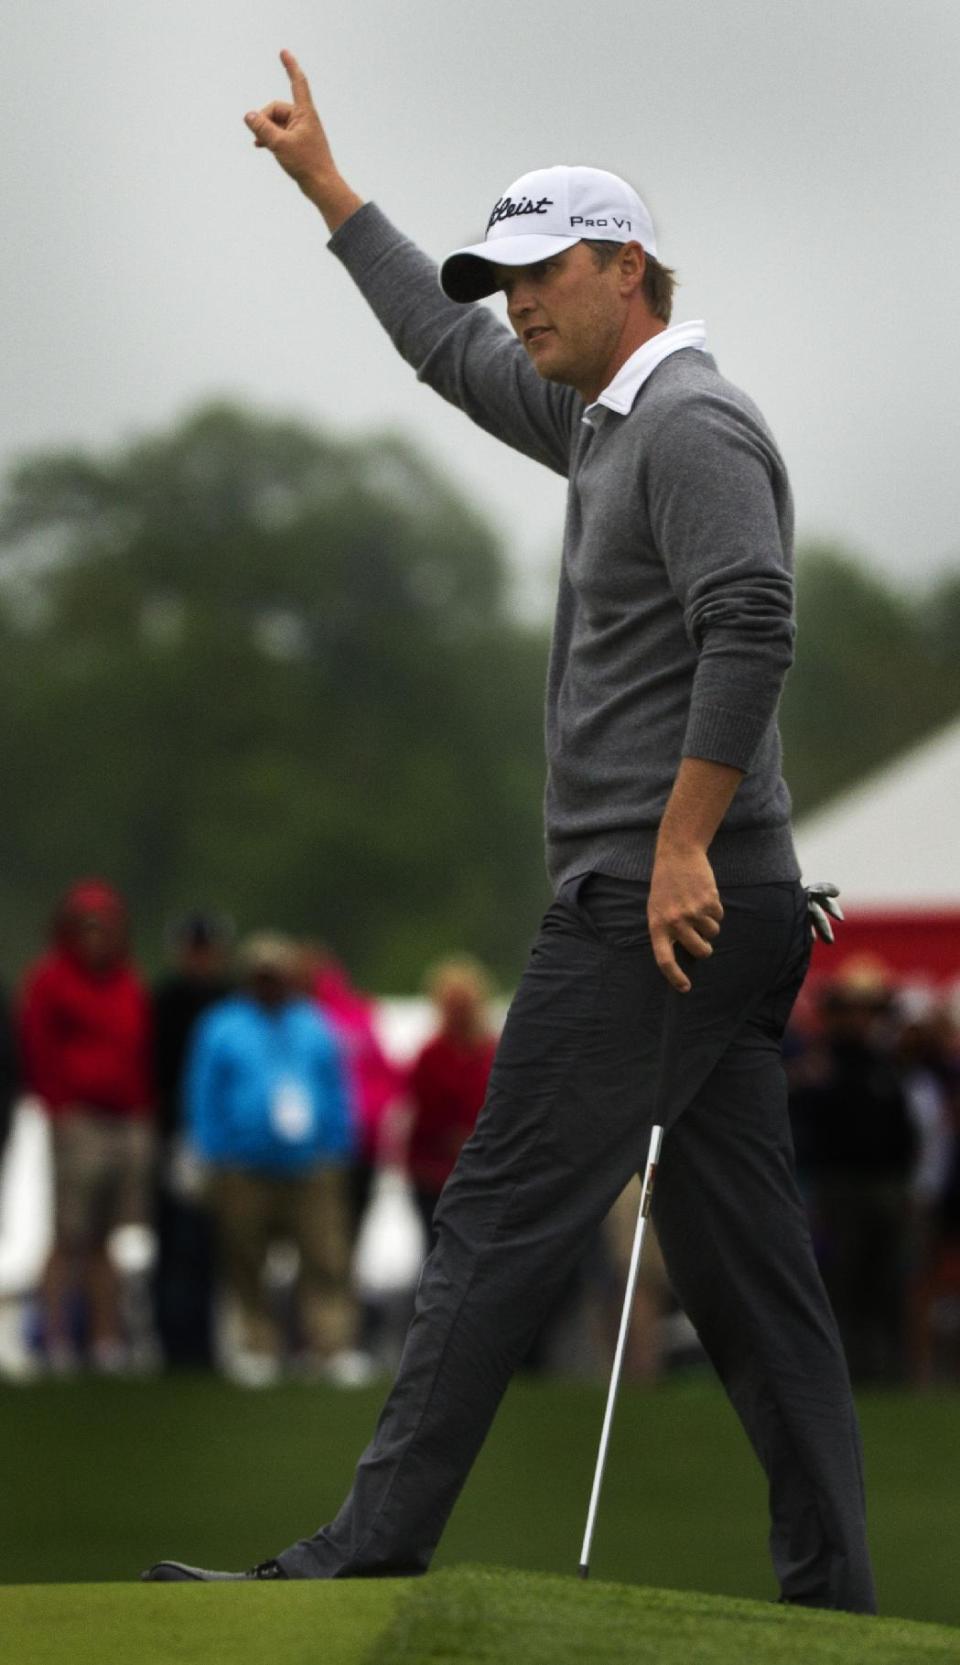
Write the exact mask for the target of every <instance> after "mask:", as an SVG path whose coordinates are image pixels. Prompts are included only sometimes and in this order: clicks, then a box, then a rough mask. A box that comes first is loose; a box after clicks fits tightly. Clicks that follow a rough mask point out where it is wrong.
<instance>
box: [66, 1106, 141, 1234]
mask: <svg viewBox="0 0 960 1665" xmlns="http://www.w3.org/2000/svg"><path fill="white" fill-rule="evenodd" d="M153 1158H154V1137H153V1128H152V1127H151V1125H150V1124H149V1122H146V1121H144V1120H143V1119H142V1118H141V1117H136V1118H134V1117H130V1116H111V1115H108V1114H106V1113H105V1112H103V1111H100V1110H89V1109H86V1108H85V1107H77V1108H75V1109H69V1110H62V1111H60V1113H59V1114H58V1115H57V1116H56V1117H55V1118H54V1121H53V1193H54V1231H55V1239H56V1244H57V1247H58V1248H66V1249H71V1250H74V1251H77V1250H81V1249H94V1248H102V1247H103V1245H104V1244H105V1242H106V1240H107V1238H108V1237H109V1236H110V1233H111V1232H112V1231H114V1230H115V1229H116V1227H117V1226H126V1225H140V1224H142V1223H143V1222H144V1221H146V1220H147V1219H148V1217H149V1214H150V1186H151V1180H152V1177H153Z"/></svg>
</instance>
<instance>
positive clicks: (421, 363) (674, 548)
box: [330, 203, 799, 888]
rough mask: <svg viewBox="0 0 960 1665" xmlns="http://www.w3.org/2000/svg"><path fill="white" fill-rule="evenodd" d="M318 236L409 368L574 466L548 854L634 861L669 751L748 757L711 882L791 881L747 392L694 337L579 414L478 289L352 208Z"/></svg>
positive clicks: (773, 634) (784, 502)
mask: <svg viewBox="0 0 960 1665" xmlns="http://www.w3.org/2000/svg"><path fill="white" fill-rule="evenodd" d="M330 247H331V249H332V250H333V252H334V253H335V254H336V255H338V257H339V258H340V260H342V262H343V264H344V265H345V266H346V267H347V270H348V271H349V272H350V274H351V276H352V277H353V278H354V280H355V281H356V283H357V284H358V286H359V287H360V289H361V290H362V292H363V294H364V295H365V296H366V299H367V300H368V301H369V303H370V305H371V306H372V308H373V310H374V312H375V313H376V315H377V317H378V318H379V319H380V321H381V323H382V324H383V325H384V327H385V328H386V329H387V331H388V332H389V334H390V336H391V338H392V340H393V342H394V344H395V345H396V347H397V348H398V350H399V351H400V352H401V353H402V354H403V357H404V358H405V359H406V360H407V361H408V363H410V364H411V365H412V366H413V368H414V369H415V370H416V372H417V375H418V377H419V378H420V380H421V381H424V382H427V383H428V384H429V385H430V386H431V387H433V388H435V389H436V391H437V392H438V393H441V394H442V395H443V397H444V398H445V399H449V400H450V402H451V403H452V404H455V405H457V406H459V407H460V409H461V410H463V411H465V412H466V414H467V415H468V416H469V417H471V418H472V420H473V421H474V422H477V423H479V425H480V426H481V427H482V428H485V429H486V430H487V431H488V432H489V433H492V434H495V435H496V436H497V438H498V439H502V440H505V441H506V443H507V444H508V445H512V446H515V447H516V449H517V450H518V451H522V452H524V453H525V454H526V455H527V456H529V457H533V458H534V459H535V460H536V461H537V462H541V463H544V464H545V465H546V466H547V467H548V468H552V469H554V470H555V471H556V472H557V473H558V474H563V475H565V476H566V477H567V479H568V481H569V487H568V495H567V517H566V527H565V531H564V539H563V562H562V568H561V573H560V591H559V596H558V600H557V612H556V619H555V623H554V632H553V643H552V648H551V654H550V668H549V673H548V678H547V698H546V740H547V764H548V774H547V789H546V842H547V867H548V871H549V873H550V877H551V880H552V882H553V884H554V886H555V887H556V888H559V886H560V885H561V884H563V882H564V881H565V880H566V879H568V878H571V877H573V876H574V875H575V874H578V873H583V872H586V871H589V870H593V871H596V872H601V873H608V874H613V875H616V876H619V877H622V878H629V879H646V878H649V876H650V873H651V870H652V866H653V853H654V845H655V842H656V836H657V830H658V827H659V824H660V820H661V817H662V815H663V811H664V808H665V806H666V802H667V798H668V797H669V794H670V790H671V787H672V785H673V781H674V778H675V776H676V773H677V769H678V767H679V764H680V760H681V758H683V757H700V758H707V759H708V760H710V761H712V762H715V763H726V764H731V765H733V767H734V768H737V769H742V770H744V771H745V778H744V780H743V781H742V782H741V784H740V787H739V789H738V791H737V793H736V795H735V797H734V799H733V802H732V804H731V806H730V808H729V810H728V811H727V814H726V817H725V819H724V821H723V824H722V826H721V827H720V828H719V830H718V832H717V834H716V836H715V838H714V840H713V843H712V844H711V846H710V851H709V855H710V861H711V863H712V866H713V870H714V874H715V877H716V880H717V883H718V884H728V885H729V884H750V883H763V882H768V881H778V880H787V879H795V878H797V877H798V876H799V869H798V867H797V860H796V856H795V854H794V849H793V842H792V838H791V834H790V824H789V817H790V797H789V793H788V791H787V788H786V785H785V784H784V781H783V779H782V776H781V770H780V738H779V734H778V731H777V702H778V700H779V696H780V690H781V687H782V684H783V678H784V676H785V674H786V671H787V669H788V667H789V665H790V661H791V657H792V649H793V636H794V625H793V583H792V573H791V569H792V557H791V538H792V506H791V499H790V488H789V484H788V482H787V476H786V471H785V469H784V465H783V462H782V460H781V457H780V454H779V452H778V451H777V447H776V445H775V443H774V441H773V438H772V436H771V434H770V432H769V430H768V428H767V426H766V424H765V422H764V420H763V418H762V416H761V415H760V412H759V411H758V410H757V408H756V406H755V405H754V404H753V403H752V402H751V400H750V399H748V398H747V397H746V395H745V394H744V393H741V392H740V390H739V389H738V388H736V387H733V386H731V384H730V383H729V382H727V381H725V380H724V378H723V377H722V376H721V375H720V373H719V371H718V370H717V367H716V364H715V362H714V360H713V359H712V358H711V357H709V355H708V354H706V353H702V352H699V351H696V350H695V349H690V348H685V349H681V350H680V351H678V352H675V353H674V354H672V355H671V356H670V357H669V358H666V359H664V360H663V362H662V363H661V364H659V365H658V366H657V368H656V369H655V370H654V371H653V373H652V375H651V376H650V378H649V380H648V381H647V382H645V383H644V385H643V387H642V388H641V390H640V393H639V395H638V396H637V399H636V400H635V402H634V405H633V409H632V410H631V411H630V413H629V414H628V415H626V416H620V415H618V414H617V413H616V412H614V411H612V410H608V409H607V408H606V407H599V408H598V410H597V411H596V412H595V413H592V415H591V422H593V423H595V427H594V426H591V425H590V423H585V422H584V421H582V416H583V411H584V402H583V399H582V398H581V397H580V395H579V394H578V393H576V392H574V390H573V389H572V388H565V387H558V386H556V385H554V384H552V383H549V382H545V381H543V380H541V378H540V376H539V375H538V374H537V372H536V370H535V369H534V368H533V365H532V364H531V363H530V360H529V359H528V357H527V354H526V352H525V351H524V349H523V348H522V347H521V345H520V343H519V342H518V341H517V340H516V338H515V336H514V335H513V333H512V331H510V330H509V329H507V328H506V327H505V326H504V325H503V324H501V323H500V322H499V321H498V320H497V319H496V318H495V317H494V315H493V313H492V312H491V311H490V310H489V308H488V307H486V306H483V305H471V306H461V305H458V304H457V303H456V302H453V301H448V300H447V299H446V297H445V296H444V295H443V294H442V293H441V291H440V288H439V286H438V283H437V274H436V268H435V267H434V265H433V264H432V263H431V262H430V261H429V260H428V259H427V258H426V256H425V255H423V254H421V253H420V251H419V249H417V248H415V247H414V245H413V244H412V243H410V242H409V241H408V240H407V239H406V238H405V237H403V236H402V235H401V234H400V233H399V232H398V231H397V230H395V228H394V227H393V226H392V225H391V224H390V222H389V220H387V219H386V218H385V216H384V215H383V214H382V213H381V212H380V210H379V209H378V208H377V207H376V206H375V205H374V204H372V203H367V204H366V205H365V206H364V207H363V208H361V209H359V210H358V211H357V212H356V213H355V214H354V215H352V216H351V218H350V219H349V220H347V221H346V222H345V223H344V224H343V225H342V226H341V227H340V229H339V230H338V231H337V232H336V233H335V234H334V236H333V237H332V238H331V241H330Z"/></svg>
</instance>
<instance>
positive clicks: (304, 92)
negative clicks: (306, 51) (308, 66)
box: [280, 52, 310, 104]
mask: <svg viewBox="0 0 960 1665" xmlns="http://www.w3.org/2000/svg"><path fill="white" fill-rule="evenodd" d="M280 62H281V63H282V65H283V67H284V69H285V70H286V72H287V74H288V75H289V77H290V87H291V91H292V92H293V102H294V104H309V103H310V88H309V86H308V85H307V78H306V76H305V75H304V73H303V70H302V69H301V68H300V65H299V64H298V63H297V60H296V58H295V57H294V55H293V53H292V52H281V54H280Z"/></svg>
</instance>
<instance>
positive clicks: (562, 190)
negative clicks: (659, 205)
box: [440, 167, 657, 301]
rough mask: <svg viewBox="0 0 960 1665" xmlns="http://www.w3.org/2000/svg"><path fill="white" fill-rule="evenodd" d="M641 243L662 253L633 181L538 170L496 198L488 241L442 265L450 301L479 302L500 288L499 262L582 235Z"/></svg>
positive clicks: (529, 257)
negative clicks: (494, 271) (494, 273)
mask: <svg viewBox="0 0 960 1665" xmlns="http://www.w3.org/2000/svg"><path fill="white" fill-rule="evenodd" d="M585 237H587V238H596V239H597V240H598V241H602V242H609V243H639V244H640V246H641V248H643V249H645V250H646V252H647V254H650V255H653V257H654V259H656V254H657V240H656V235H655V233H654V229H653V221H652V220H651V218H650V213H649V210H648V209H647V207H646V206H645V204H644V203H642V202H641V200H640V198H639V197H638V195H637V193H636V191H635V190H634V189H633V186H632V185H628V184H627V182H626V180H625V179H621V178H620V177H619V175H618V174H615V173H606V172H605V171H604V169H603V168H566V167H556V168H537V169H535V171H534V172H533V173H524V174H521V175H520V178H519V179H515V180H514V182H513V184H512V185H508V186H507V189H506V190H505V191H504V193H503V196H502V197H498V199H497V201H496V202H495V203H494V205H493V211H492V213H491V215H490V218H489V220H488V221H487V230H486V234H485V236H484V239H483V242H482V243H472V244H471V245H470V246H469V247H468V248H465V249H454V251H453V253H452V254H448V255H447V258H446V260H445V261H444V262H443V264H442V266H441V267H440V287H441V289H442V290H443V292H444V294H445V295H449V297H450V299H451V300H452V301H479V300H482V298H483V296H484V295H492V294H493V293H494V292H495V290H496V287H497V285H496V282H495V279H494V275H493V268H494V265H497V266H532V265H533V264H534V263H535V262H536V261H538V260H546V259H547V257H548V256H549V255H551V254H562V253H563V251H564V249H572V248H573V245H574V243H579V242H581V241H582V239H583V238H585Z"/></svg>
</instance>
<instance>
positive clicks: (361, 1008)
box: [300, 943, 404, 1237]
mask: <svg viewBox="0 0 960 1665" xmlns="http://www.w3.org/2000/svg"><path fill="white" fill-rule="evenodd" d="M301 955H302V958H301V974H300V976H301V987H302V988H303V989H304V992H305V993H307V994H309V995H310V996H311V997H312V999H313V1000H315V1001H316V1003H317V1005H318V1006H319V1008H320V1010H321V1012H322V1013H323V1015H324V1017H326V1018H327V1019H328V1020H329V1022H330V1023H331V1024H332V1026H333V1029H334V1032H335V1034H336V1036H337V1040H338V1042H339V1044H340V1047H341V1050H342V1053H343V1056H344V1059H345V1061H346V1066H347V1073H348V1076H349V1080H350V1090H351V1100H352V1104H353V1110H354V1116H355V1131H356V1140H355V1149H354V1156H353V1162H352V1164H351V1168H350V1203H351V1214H352V1225H351V1230H352V1234H353V1236H354V1237H356V1234H357V1231H358V1229H359V1226H360V1221H361V1219H362V1218H363V1213H364V1210H365V1208H366V1206H367V1202H368V1201H369V1197H370V1186H371V1183H372V1179H373V1175H374V1172H375V1170H376V1167H377V1163H378V1161H380V1160H381V1159H387V1158H389V1157H390V1156H391V1155H392V1154H393V1151H392V1148H390V1149H387V1150H384V1149H383V1148H382V1146H383V1142H384V1140H386V1141H387V1144H388V1145H391V1143H392V1140H393V1139H394V1137H395V1134H396V1128H395V1126H394V1118H393V1116H392V1114H391V1112H393V1111H395V1110H396V1109H397V1107H398V1105H399V1101H400V1099H401V1097H402V1094H403V1089H404V1078H403V1072H402V1071H401V1070H399V1069H398V1068H397V1066H396V1065H395V1064H393V1063H391V1061H390V1059H389V1058H388V1057H387V1055H386V1053H385V1052H384V1050H383V1047H382V1046H381V1045H380V1041H379V1039H378V1037H377V1032H376V1028H375V1026H374V1008H373V1002H372V1001H371V1000H369V999H368V998H367V996H366V995H364V994H361V993H360V991H359V989H355V988H354V987H353V984H352V983H351V982H350V979H349V977H348V976H347V973H346V970H345V969H344V967H343V966H342V965H340V963H339V962H338V961H337V960H336V959H335V958H334V956H333V955H332V954H331V953H330V950H329V949H328V948H325V947H323V946H321V945H320V944H318V943H308V944H305V945H304V947H303V949H302V950H301Z"/></svg>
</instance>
